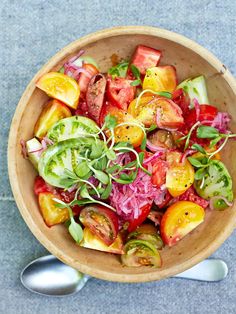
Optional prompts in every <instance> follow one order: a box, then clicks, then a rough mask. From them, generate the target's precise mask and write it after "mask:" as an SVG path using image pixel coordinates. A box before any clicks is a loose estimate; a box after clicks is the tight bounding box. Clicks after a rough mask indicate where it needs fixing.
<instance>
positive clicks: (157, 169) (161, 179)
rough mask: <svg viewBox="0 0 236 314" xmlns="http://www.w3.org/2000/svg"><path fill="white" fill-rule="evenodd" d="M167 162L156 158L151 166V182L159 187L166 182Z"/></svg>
mask: <svg viewBox="0 0 236 314" xmlns="http://www.w3.org/2000/svg"><path fill="white" fill-rule="evenodd" d="M167 169H168V167H167V162H166V161H165V160H161V159H157V160H156V161H155V163H154V165H153V166H152V184H153V185H155V186H156V187H157V188H159V187H160V186H161V185H163V184H165V182H166V172H167Z"/></svg>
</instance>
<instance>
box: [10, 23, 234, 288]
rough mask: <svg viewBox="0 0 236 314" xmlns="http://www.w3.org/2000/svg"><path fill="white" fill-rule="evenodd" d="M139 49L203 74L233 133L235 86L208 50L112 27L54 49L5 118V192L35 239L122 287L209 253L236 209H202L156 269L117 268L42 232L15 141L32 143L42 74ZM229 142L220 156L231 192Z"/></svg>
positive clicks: (166, 34)
mask: <svg viewBox="0 0 236 314" xmlns="http://www.w3.org/2000/svg"><path fill="white" fill-rule="evenodd" d="M138 44H143V45H147V46H152V47H154V48H157V49H160V50H161V51H162V52H163V57H162V60H161V64H173V65H174V66H175V67H176V68H177V73H178V80H179V81H181V80H183V79H185V78H187V77H190V76H197V75H199V74H204V75H205V77H206V79H207V85H208V91H209V97H210V101H211V103H212V104H214V105H216V106H217V107H218V108H219V109H221V110H223V111H227V112H228V113H229V114H230V115H231V116H232V123H231V128H232V130H233V131H234V132H235V131H236V124H235V122H236V110H235V103H236V83H235V80H234V78H233V76H232V75H231V74H230V72H229V71H228V70H227V69H226V67H225V66H224V65H223V64H222V63H221V62H220V61H219V60H217V59H216V57H214V56H213V55H212V54H211V53H210V52H208V51H207V50H206V49H204V48H203V47H201V46H199V45H198V44H196V43H194V42H193V41H191V40H190V39H187V38H185V37H183V36H181V35H178V34H175V33H172V32H170V31H166V30H163V29H158V28H152V27H146V26H130V27H116V28H112V29H108V30H103V31H99V32H96V33H94V34H91V35H88V36H85V37H83V38H81V39H79V40H77V41H75V42H73V43H71V44H70V45H68V46H67V47H65V48H63V49H62V50H61V51H59V52H58V53H57V54H56V55H55V56H54V57H52V58H51V59H50V60H49V61H48V63H46V64H45V65H44V66H43V67H42V69H41V70H40V71H39V72H38V73H37V74H36V75H35V77H34V78H33V79H32V81H31V82H30V83H29V85H28V86H27V88H26V90H25V92H24V94H23V95H22V97H21V100H20V102H19V104H18V106H17V108H16V112H15V115H14V118H13V120H12V125H11V130H10V135H9V147H8V167H9V176H10V181H11V187H12V191H13V194H14V197H15V200H16V203H17V205H18V207H19V210H20V212H21V215H22V216H23V218H24V220H25V222H26V223H27V225H28V226H29V228H30V230H31V231H32V233H33V234H34V235H35V237H36V238H37V239H38V240H39V241H40V242H41V243H42V245H44V246H45V247H46V248H47V249H48V250H49V251H50V252H51V253H52V254H53V255H55V256H57V257H58V258H59V259H60V260H62V261H63V262H64V263H66V264H68V265H70V266H72V267H74V268H76V269H78V270H80V271H81V272H84V273H87V274H89V275H91V276H94V277H97V278H101V279H105V280H111V281H121V282H144V281H152V280H160V279H163V278H166V277H170V276H172V275H175V274H177V273H179V272H182V271H184V270H186V269H188V268H190V267H192V266H193V265H194V264H196V263H198V262H200V261H201V260H203V259H205V258H207V257H208V256H209V255H211V254H212V253H213V252H214V251H215V250H216V249H217V248H218V247H219V246H220V245H221V244H222V243H223V242H224V241H225V240H226V239H227V237H228V236H229V235H230V234H231V232H232V231H233V229H234V225H235V221H236V206H235V205H234V206H233V207H232V208H229V209H227V210H225V211H222V212H219V211H212V212H210V211H207V214H206V220H205V222H204V223H203V224H202V225H200V226H199V227H198V228H197V229H196V230H194V231H193V232H192V233H191V234H190V235H188V236H186V237H185V238H184V239H183V240H181V241H180V242H179V243H178V244H177V245H176V246H174V247H172V248H168V247H167V248H165V249H164V250H163V251H162V253H161V255H162V258H163V266H162V268H161V269H156V268H149V267H141V268H127V267H122V266H121V263H120V259H119V257H117V256H115V255H112V254H107V253H103V252H99V251H94V250H89V249H85V248H81V247H79V246H77V245H76V244H75V243H74V241H73V240H72V238H71V237H70V235H69V234H68V232H67V230H66V228H65V227H64V226H62V225H61V226H55V227H52V228H48V227H47V226H46V225H45V223H44V221H43V219H42V216H41V214H40V212H39V208H38V204H37V199H36V197H35V195H34V192H33V182H34V178H35V176H36V172H35V171H34V169H33V167H32V166H31V164H30V162H29V161H28V160H25V159H23V157H22V155H21V148H20V139H25V140H28V139H30V138H32V137H33V128H34V124H35V122H36V120H37V118H38V116H39V114H40V112H41V110H42V106H43V104H44V103H45V101H46V100H47V98H48V97H47V96H46V94H45V93H44V92H42V91H41V90H39V89H37V88H36V87H35V82H36V81H37V80H38V78H39V77H41V76H42V75H43V74H45V73H47V72H49V71H57V70H58V69H59V68H60V67H61V66H62V65H63V63H64V62H65V61H66V60H67V59H68V58H70V57H72V56H73V55H75V54H76V53H78V51H79V50H80V49H85V50H86V53H87V54H88V55H90V56H92V57H94V58H95V59H96V61H97V62H98V64H99V65H100V66H101V69H102V71H106V70H107V69H108V68H109V67H110V66H111V55H112V54H114V53H115V54H117V55H118V56H119V57H121V58H129V57H130V55H131V54H132V52H133V51H134V48H135V46H136V45H138ZM235 159H236V141H231V142H230V144H228V146H227V149H226V150H225V151H224V152H223V160H224V162H225V163H226V165H227V167H228V169H229V170H230V173H231V175H232V177H233V181H234V189H236V163H235V162H233V160H235Z"/></svg>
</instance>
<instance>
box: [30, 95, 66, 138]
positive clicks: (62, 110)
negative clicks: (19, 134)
mask: <svg viewBox="0 0 236 314" xmlns="http://www.w3.org/2000/svg"><path fill="white" fill-rule="evenodd" d="M70 116H71V111H70V109H69V108H68V107H67V106H66V105H65V104H63V103H62V102H61V101H59V100H56V99H52V100H50V101H48V102H47V103H46V105H45V107H44V108H43V110H42V112H41V114H40V116H39V118H38V120H37V122H36V124H35V127H34V135H35V136H36V137H37V138H39V139H40V140H42V139H43V138H44V136H46V135H47V132H48V130H49V129H50V128H51V126H53V124H54V123H56V122H57V121H59V120H61V119H63V118H67V117H70Z"/></svg>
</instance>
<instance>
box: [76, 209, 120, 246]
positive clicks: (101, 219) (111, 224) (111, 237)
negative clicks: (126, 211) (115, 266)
mask: <svg viewBox="0 0 236 314" xmlns="http://www.w3.org/2000/svg"><path fill="white" fill-rule="evenodd" d="M79 219H80V221H81V222H82V224H83V225H84V226H85V227H86V228H89V229H90V231H91V232H92V233H93V234H95V235H96V236H97V237H99V238H100V239H101V240H102V241H103V242H104V243H105V244H106V245H111V244H112V243H113V242H114V241H115V239H116V237H117V234H118V228H119V224H118V216H117V215H116V213H114V212H113V211H112V210H111V209H108V208H107V207H104V206H100V205H99V206H98V205H96V206H95V205H90V206H86V207H84V208H83V209H82V211H81V213H80V217H79Z"/></svg>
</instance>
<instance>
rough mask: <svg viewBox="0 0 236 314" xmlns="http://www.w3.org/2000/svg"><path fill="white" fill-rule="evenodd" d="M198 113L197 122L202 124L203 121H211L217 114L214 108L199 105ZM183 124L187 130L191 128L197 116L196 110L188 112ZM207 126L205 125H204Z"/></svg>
mask: <svg viewBox="0 0 236 314" xmlns="http://www.w3.org/2000/svg"><path fill="white" fill-rule="evenodd" d="M199 107H200V113H199V118H198V121H200V122H202V121H204V120H207V121H209V124H210V121H213V120H214V119H215V117H216V115H217V113H218V110H217V108H216V107H214V106H211V105H200V106H199ZM185 122H186V124H187V126H188V127H189V128H191V126H193V125H194V124H195V123H196V122H197V115H196V109H195V108H193V109H191V110H190V111H189V114H188V115H187V116H186V118H185ZM205 124H206V125H207V123H205Z"/></svg>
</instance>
